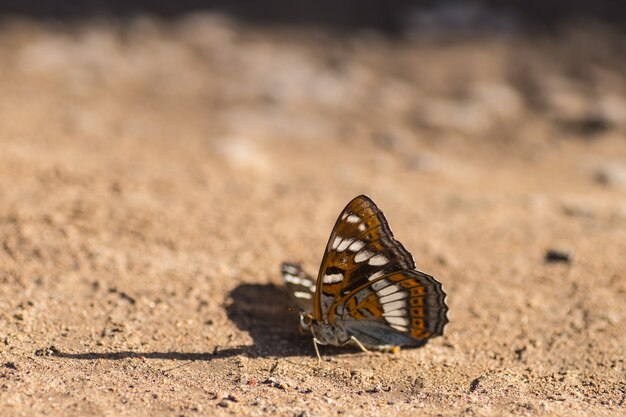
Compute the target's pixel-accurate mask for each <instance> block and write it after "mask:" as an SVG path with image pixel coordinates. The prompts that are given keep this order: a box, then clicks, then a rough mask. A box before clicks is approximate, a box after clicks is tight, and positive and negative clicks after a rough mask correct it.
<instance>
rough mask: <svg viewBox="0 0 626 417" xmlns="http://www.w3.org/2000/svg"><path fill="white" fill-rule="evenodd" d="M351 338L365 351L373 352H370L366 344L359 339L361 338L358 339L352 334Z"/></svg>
mask: <svg viewBox="0 0 626 417" xmlns="http://www.w3.org/2000/svg"><path fill="white" fill-rule="evenodd" d="M350 340H352V341H353V342H354V343H356V345H357V346H358V347H360V348H361V350H362V351H363V352H365V353H371V352H370V351H369V350H368V349H367V348H366V347H365V346H363V343H361V342H360V341H359V339H357V338H356V337H354V336H350Z"/></svg>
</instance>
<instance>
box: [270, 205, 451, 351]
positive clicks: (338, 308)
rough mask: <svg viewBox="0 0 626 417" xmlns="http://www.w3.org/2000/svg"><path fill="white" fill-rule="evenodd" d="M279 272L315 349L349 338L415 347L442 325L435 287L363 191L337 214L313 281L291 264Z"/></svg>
mask: <svg viewBox="0 0 626 417" xmlns="http://www.w3.org/2000/svg"><path fill="white" fill-rule="evenodd" d="M281 272H282V277H283V280H284V282H285V284H286V286H287V288H288V290H289V292H290V294H291V295H292V297H293V299H294V300H295V301H296V303H297V304H298V306H299V307H300V309H301V310H302V314H301V320H300V324H301V327H302V328H303V329H304V330H308V331H310V332H311V333H312V334H313V338H314V342H315V343H316V349H317V344H322V345H335V346H341V345H345V344H348V343H351V342H352V343H355V344H357V345H359V346H360V347H361V348H374V349H386V348H390V347H393V346H421V345H423V344H424V343H426V341H427V340H428V339H429V338H431V337H433V336H437V335H441V334H442V333H443V327H444V326H445V324H446V323H447V322H448V319H447V311H448V307H447V306H446V303H445V293H444V291H443V288H442V286H441V284H440V283H439V282H438V281H437V280H435V279H434V278H433V277H431V276H430V275H427V274H424V273H423V272H420V271H417V270H415V262H414V261H413V257H412V256H411V254H410V253H409V252H408V251H407V250H406V249H405V248H404V246H402V244H401V243H400V242H398V241H397V240H395V239H394V237H393V233H392V232H391V229H390V228H389V224H388V223H387V220H386V219H385V217H384V215H383V213H382V211H380V209H379V208H378V207H377V206H376V204H374V202H373V201H372V200H371V199H370V198H369V197H367V196H364V195H361V196H358V197H356V198H354V199H353V200H352V201H351V202H350V203H348V205H347V206H346V208H345V209H344V210H343V211H342V213H341V214H340V216H339V218H338V219H337V222H336V223H335V227H334V228H333V231H332V233H331V235H330V238H329V240H328V244H327V245H326V251H325V254H324V257H323V259H322V264H321V266H320V270H319V273H318V276H317V279H315V280H314V279H313V278H312V277H310V276H309V275H308V274H306V273H305V272H304V271H303V270H302V269H301V268H300V266H298V265H294V264H286V263H285V264H283V265H282V266H281ZM318 355H319V353H318Z"/></svg>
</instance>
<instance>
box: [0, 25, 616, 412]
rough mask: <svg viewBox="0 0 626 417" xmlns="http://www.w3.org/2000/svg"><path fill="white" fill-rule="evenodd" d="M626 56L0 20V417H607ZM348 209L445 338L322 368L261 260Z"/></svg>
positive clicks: (310, 257)
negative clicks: (382, 233)
mask: <svg viewBox="0 0 626 417" xmlns="http://www.w3.org/2000/svg"><path fill="white" fill-rule="evenodd" d="M625 51H626V41H625V38H624V37H623V35H622V34H620V33H616V32H614V31H613V30H611V29H609V28H606V27H603V26H602V25H591V24H589V25H582V24H576V25H572V26H569V27H563V28H562V29H559V30H557V31H554V32H551V34H543V35H542V34H534V35H533V34H524V33H519V32H518V33H495V34H487V35H485V34H483V35H475V36H445V35H442V34H437V35H432V34H428V33H420V32H411V31H409V32H407V33H406V34H403V35H402V36H399V37H396V38H390V37H387V36H383V35H380V34H377V33H375V32H370V31H354V32H351V33H343V34H336V33H335V34H333V33H328V32H321V31H316V30H312V29H308V30H296V29H287V28H258V27H252V26H250V25H242V24H240V23H236V22H232V21H229V20H228V19H225V18H222V17H219V16H213V15H191V16H187V17H183V18H180V19H177V20H172V21H159V20H155V19H150V18H136V19H130V20H128V21H126V22H122V23H120V22H110V21H91V22H86V23H74V24H72V25H63V24H60V23H58V22H57V23H54V22H50V23H40V22H39V23H38V22H33V21H24V20H19V21H18V20H10V21H5V22H3V24H2V25H1V27H0V62H2V65H0V415H2V416H7V417H9V416H41V415H48V416H90V415H93V416H161V415H163V416H189V417H193V416H202V415H211V416H213V415H217V416H220V415H253V416H266V415H276V416H372V415H380V416H416V415H444V416H458V415H477V416H481V415H486V416H491V415H493V416H502V415H542V416H543V415H559V416H583V415H593V416H616V415H626V402H625V397H626V364H625V363H624V361H625V351H626V331H625V328H626V276H625V271H626V258H625V254H626V140H625V136H626V78H625V76H624V74H625V72H624V68H626V58H625V57H626V53H625ZM360 193H366V194H368V195H370V196H371V197H372V198H373V199H374V200H375V201H376V202H377V203H378V205H379V206H380V207H381V208H382V209H383V210H384V211H385V213H386V215H387V218H388V219H389V221H390V224H391V226H392V228H393V229H394V231H395V234H396V237H397V238H398V239H399V240H400V241H401V242H403V244H404V245H405V246H406V247H407V248H408V249H409V250H410V251H411V252H412V254H413V255H414V257H415V259H416V263H417V265H418V268H419V269H420V270H422V271H425V272H427V273H429V274H432V275H434V276H436V277H437V278H438V279H439V280H440V281H441V282H442V283H443V285H444V287H445V289H446V292H447V294H448V304H449V307H450V314H449V316H450V323H449V325H448V326H447V327H446V332H445V335H444V337H439V338H435V339H433V340H431V341H430V342H429V343H428V344H427V345H426V346H424V347H422V348H419V349H405V350H402V351H400V352H399V353H397V354H390V353H386V354H382V353H373V354H371V355H368V354H364V353H361V352H360V351H358V350H355V349H352V348H345V349H340V348H328V347H322V348H321V352H322V356H323V361H322V362H321V363H318V361H317V359H316V357H315V354H314V350H313V344H312V341H311V338H310V337H308V336H303V335H300V334H299V333H298V329H297V321H298V314H297V311H296V310H294V309H291V308H290V307H291V303H290V301H289V299H288V297H287V296H286V295H285V293H284V291H283V288H282V285H281V279H280V276H279V264H280V263H281V262H282V261H285V260H289V261H296V262H301V263H302V264H303V265H304V266H305V268H306V269H307V270H309V271H310V273H313V274H315V273H316V272H317V268H318V266H319V262H320V259H321V256H322V252H323V248H324V245H325V244H326V240H327V238H328V235H329V234H330V230H331V227H332V224H333V223H334V221H335V219H336V216H337V215H338V213H339V211H340V210H341V209H342V208H343V206H344V205H345V204H346V203H347V202H348V201H349V200H350V199H351V198H352V197H354V196H356V195H358V194H360ZM549 250H556V251H564V252H567V253H566V254H565V255H568V256H565V257H561V258H559V257H558V256H556V257H555V258H556V259H553V260H549V259H547V258H546V256H547V252H548V251H549Z"/></svg>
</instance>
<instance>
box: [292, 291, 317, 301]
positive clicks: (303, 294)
mask: <svg viewBox="0 0 626 417" xmlns="http://www.w3.org/2000/svg"><path fill="white" fill-rule="evenodd" d="M293 295H294V297H297V298H306V299H307V300H310V299H311V298H312V297H313V296H312V295H311V293H308V292H304V291H294V292H293Z"/></svg>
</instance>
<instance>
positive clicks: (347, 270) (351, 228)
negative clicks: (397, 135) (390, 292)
mask: <svg viewBox="0 0 626 417" xmlns="http://www.w3.org/2000/svg"><path fill="white" fill-rule="evenodd" d="M413 268H415V262H414V261H413V257H412V256H411V254H410V253H409V252H408V251H407V250H406V249H405V248H404V246H402V244H401V243H400V242H398V241H397V240H395V239H394V237H393V233H392V232H391V229H390V228H389V224H388V223H387V219H385V216H384V215H383V213H382V211H381V210H380V209H379V208H378V207H377V206H376V204H374V202H373V201H372V200H371V199H370V198H369V197H367V196H365V195H360V196H358V197H356V198H354V199H353V200H352V201H350V203H348V205H347V206H346V208H344V209H343V211H342V212H341V214H340V215H339V218H338V219H337V222H336V223H335V226H334V228H333V231H332V233H331V235H330V238H329V240H328V244H327V245H326V251H325V252H324V258H323V259H322V264H321V266H320V271H319V274H318V277H317V283H316V291H315V318H316V320H318V321H319V320H324V319H327V318H328V317H327V316H328V312H329V311H330V309H331V307H332V306H333V304H336V303H337V302H339V300H341V299H342V298H343V297H345V296H346V295H347V294H349V293H350V292H352V291H353V290H355V289H356V288H359V287H360V286H362V285H363V284H365V283H368V282H370V281H374V280H376V279H378V278H380V277H382V276H384V275H386V274H389V273H391V272H394V271H402V270H412V269H413Z"/></svg>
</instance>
